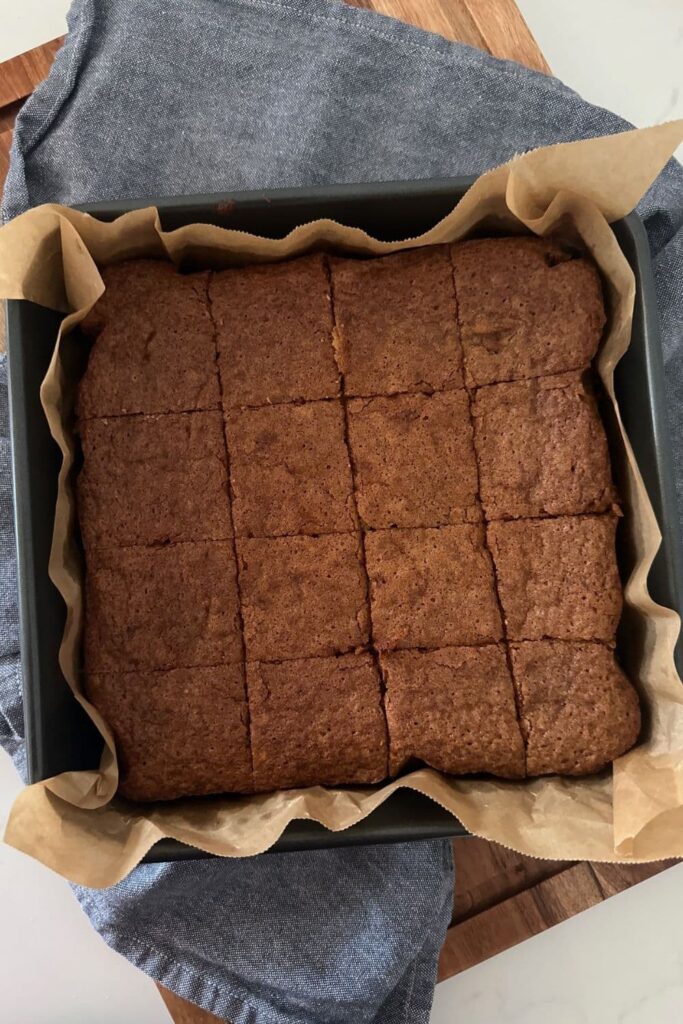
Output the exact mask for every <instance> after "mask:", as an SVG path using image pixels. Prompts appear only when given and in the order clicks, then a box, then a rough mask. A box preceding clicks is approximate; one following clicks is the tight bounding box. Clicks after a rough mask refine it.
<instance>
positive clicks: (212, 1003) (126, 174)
mask: <svg viewBox="0 0 683 1024" xmlns="http://www.w3.org/2000/svg"><path fill="white" fill-rule="evenodd" d="M69 28H70V32H69V36H68V39H67V42H66V44H65V46H64V48H63V49H62V51H61V53H60V54H59V56H58V58H57V61H56V63H55V66H54V68H53V70H52V72H51V74H50V76H49V78H48V79H47V81H46V82H45V83H44V84H43V85H42V86H41V87H40V88H39V89H38V90H37V91H36V93H35V94H34V95H33V97H32V98H31V99H30V100H29V101H28V102H27V103H26V105H25V106H24V108H23V110H22V112H21V114H20V115H19V118H18V121H17V128H16V134H15V141H14V147H13V151H12V159H11V165H10V172H9V177H8V179H7V184H6V189H5V196H4V203H3V215H4V217H5V218H10V217H13V216H16V215H17V214H19V213H21V212H23V211H24V210H25V209H27V208H28V207H29V206H34V205H37V204H38V203H43V202H63V203H79V202H86V201H93V200H99V199H118V198H144V197H153V196H159V195H174V194H187V193H193V192H195V193H196V192H216V191H221V190H233V189H244V188H271V187H281V186H288V185H307V184H320V183H329V182H353V181H376V180H395V179H407V178H426V177H443V176H447V175H459V174H476V173H479V172H481V171H484V170H486V169H487V168H489V167H491V166H494V165H496V164H499V163H501V162H503V161H505V160H508V159H510V158H511V157H512V156H513V155H514V154H515V153H518V152H521V151H524V150H526V149H530V148H534V147H537V146H542V145H547V144H550V143H552V142H557V141H564V140H571V139H579V138H587V137H590V136H595V135H603V134H608V133H611V132H618V131H621V130H624V129H625V128H627V127H630V126H629V125H627V123H626V122H625V121H623V120H622V119H621V118H619V117H617V116H615V115H614V114H611V113H609V112H608V111H605V110H602V109H599V108H597V107H594V106H591V105H589V104H587V103H585V102H584V101H583V100H581V99H580V97H578V96H577V95H576V94H575V93H573V92H572V91H571V90H570V89H568V88H566V87H565V86H564V85H562V84H561V83H560V82H558V81H557V80H556V79H553V78H549V77H546V76H543V75H540V74H537V73H535V72H531V71H527V70H526V69H524V68H522V67H521V66H518V65H516V64H512V63H508V62H503V61H497V60H494V59H492V58H490V57H488V56H487V55H485V54H482V53H480V52H478V51H475V50H472V49H470V48H469V47H465V46H460V45H454V44H450V43H448V42H446V41H445V40H443V39H441V38H440V37H437V36H432V35H429V34H427V33H423V32H420V31H418V30H415V29H413V28H411V27H409V26H405V25H402V24H399V23H398V22H393V21H390V20H387V19H386V18H383V17H381V16H378V15H374V14H371V13H369V12H365V11H359V10H356V9H351V8H348V7H345V6H342V5H341V4H339V3H338V2H336V0H162V2H161V3H160V2H159V0H76V2H75V3H74V4H73V6H72V9H71V12H70V15H69ZM682 194H683V172H682V170H681V168H680V166H679V165H678V164H676V163H675V161H672V162H671V163H670V164H669V165H668V166H667V168H666V169H665V171H664V172H663V174H662V175H661V176H660V178H659V179H658V181H657V182H656V183H655V185H654V186H653V187H652V189H651V190H650V192H649V193H648V195H647V196H646V197H645V198H644V199H643V201H642V203H641V204H640V213H641V215H642V216H643V217H644V219H645V224H646V227H647V230H648V234H649V238H650V244H651V249H652V254H653V259H654V267H655V276H656V283H657V289H658V295H659V301H660V310H661V320H662V329H663V339H664V355H665V360H666V364H667V386H668V398H669V414H670V418H671V423H672V426H673V428H674V441H675V444H674V449H675V460H676V477H677V485H678V487H679V495H682V494H683V430H681V423H680V417H681V415H683V412H682V410H683V402H682V401H681V398H682V397H683V358H682V356H681V352H682V349H683V346H681V340H682V339H681V327H680V324H681V306H682V305H683V302H682V300H683V273H682V271H683V208H682V205H681V196H682ZM397 227H398V225H397ZM4 376H5V368H4V365H0V422H1V424H2V435H1V436H0V473H2V481H1V483H0V609H1V612H0V645H1V646H0V741H1V742H2V743H3V745H5V746H6V747H7V749H9V750H10V752H11V753H12V755H13V756H14V758H15V762H16V763H17V765H18V766H19V767H20V768H21V765H22V758H23V724H22V714H21V693H20V677H19V666H18V637H17V612H16V594H15V587H16V580H15V560H14V546H13V536H12V531H11V515H12V512H11V501H10V497H11V494H10V482H9V476H8V473H9V465H8V463H9V449H8V441H7V430H6V392H5V379H4ZM451 886H452V862H451V857H450V849H449V846H448V844H446V843H417V844H413V845H397V846H389V847H375V848H366V849H363V850H344V851H327V852H318V853H309V854H281V855H273V856H270V857H262V858H258V859H255V860H243V861H203V862H193V863H185V864H176V865H162V866H144V867H141V868H138V869H137V870H136V871H135V872H134V873H133V874H132V875H131V876H130V877H129V878H127V879H125V880H124V881H123V882H121V883H119V884H118V885H116V886H113V887H112V888H111V889H109V890H106V891H93V890H86V889H79V888H76V889H75V891H76V894H77V896H78V898H79V900H80V901H81V904H82V906H83V908H84V910H85V911H86V913H87V914H88V915H89V917H90V919H91V921H92V922H93V924H94V926H95V927H96V928H97V929H98V931H99V932H100V933H101V934H102V935H103V936H104V938H105V939H106V941H107V942H109V943H110V945H112V946H113V947H114V948H115V949H117V950H118V951H119V952H120V953H122V954H123V955H124V956H126V957H127V958H128V959H129V960H131V961H132V962H133V963H135V964H136V965H138V966H139V967H140V968H142V969H143V970H145V971H147V973H148V974H150V975H151V976H152V977H153V978H155V979H156V980H158V981H160V982H162V983H163V984H165V985H167V986H168V987H169V988H171V989H173V990H174V991H176V992H178V993H179V994H180V995H182V996H184V997H185V998H188V999H190V1000H192V1001H194V1002H196V1003H198V1004H200V1005H201V1006H203V1007H205V1008H206V1009H208V1010H210V1011H212V1012H214V1013H216V1014H217V1015H219V1016H223V1017H226V1018H228V1019H230V1020H232V1021H233V1022H235V1024H304V1022H305V1024H321V1022H328V1021H329V1022H340V1024H342V1022H344V1024H345V1022H347V1021H348V1022H351V1021H354V1022H364V1021H367V1022H371V1021H375V1022H377V1024H398V1022H401V1024H422V1022H426V1021H427V1020H428V1017H429V1009H430V1004H431V998H432V992H433V985H434V979H435V973H436V959H437V955H438V950H439V948H440V945H441V941H442V938H443V933H444V929H445V928H446V926H447V921H448V917H449V914H450V903H451Z"/></svg>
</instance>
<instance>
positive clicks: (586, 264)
mask: <svg viewBox="0 0 683 1024" xmlns="http://www.w3.org/2000/svg"><path fill="white" fill-rule="evenodd" d="M451 254H452V259H453V266H454V269H455V289H456V293H457V297H458V318H459V321H460V331H461V336H462V346H463V353H464V360H465V379H466V381H467V384H468V386H469V387H479V386H480V385H482V384H494V383H498V382H500V381H509V380H520V379H523V378H527V377H541V376H545V375H546V374H551V373H562V372H564V371H566V370H581V369H584V368H585V367H587V366H588V365H589V363H590V361H591V359H592V358H593V356H594V355H595V353H596V351H597V348H598V345H599V343H600V338H601V336H602V331H603V328H604V326H605V306H604V302H603V297H602V285H601V283H600V276H599V274H598V271H597V268H596V267H595V265H594V264H593V263H592V262H591V261H590V260H589V259H586V258H585V257H579V258H576V259H573V258H572V256H571V255H570V254H569V253H568V252H566V250H564V249H562V247H561V246H559V245H557V244H556V243H555V242H553V241H552V240H550V239H545V238H479V239H475V240H473V241H469V242H459V243H457V244H456V245H454V246H453V247H452V249H451Z"/></svg>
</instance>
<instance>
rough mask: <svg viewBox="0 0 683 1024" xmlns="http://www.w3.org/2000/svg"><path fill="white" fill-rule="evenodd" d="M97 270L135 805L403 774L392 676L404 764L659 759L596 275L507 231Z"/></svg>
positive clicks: (105, 510)
mask: <svg viewBox="0 0 683 1024" xmlns="http://www.w3.org/2000/svg"><path fill="white" fill-rule="evenodd" d="M103 276H104V279H105V282H106V285H107V291H106V292H105V295H104V296H103V298H102V299H101V301H100V302H99V303H98V304H97V306H96V308H95V309H94V310H93V312H92V313H91V314H90V316H89V317H88V318H87V319H86V321H85V323H84V325H83V327H84V330H85V332H86V333H89V334H90V335H91V336H93V338H94V341H93V346H92V350H91V353H90V359H89V363H88V368H87V370H86V373H85V375H84V378H83V380H82V382H81V385H80V393H79V398H78V413H79V418H80V423H79V429H80V431H81V433H82V439H83V450H84V465H85V469H84V470H83V472H82V473H81V476H80V479H79V480H78V483H77V489H78V496H79V504H80V517H81V525H82V530H83V536H84V540H85V548H86V556H87V570H88V571H87V577H86V594H85V598H86V622H85V645H84V646H85V651H84V654H85V670H86V687H87V692H88V693H89V694H90V696H91V698H92V700H93V701H94V702H95V704H96V705H97V706H98V707H99V708H100V710H101V712H102V714H103V715H104V717H105V719H107V720H108V721H109V722H110V724H111V726H112V728H113V729H114V732H115V734H116V740H117V748H118V750H119V754H120V757H121V765H122V769H123V771H122V786H121V791H122V792H123V793H124V794H125V795H127V796H128V797H129V798H131V799H170V798H173V797H175V796H180V795H188V794H199V793H212V792H221V791H232V792H249V791H254V789H256V790H257V791H265V790H268V789H271V788H277V787H280V786H305V785H314V784H316V783H321V784H327V785H342V784H369V783H372V782H376V781H380V780H381V779H382V778H384V777H385V776H386V774H387V772H388V770H389V769H388V761H389V753H388V750H387V722H386V720H385V718H384V717H383V712H382V687H381V680H380V676H379V674H378V667H377V666H378V659H379V660H380V661H381V665H382V671H383V674H384V682H385V685H386V716H387V719H388V728H389V731H390V733H391V736H390V740H391V743H390V748H391V757H390V761H391V764H390V768H391V773H392V774H396V773H398V772H400V771H402V770H403V769H404V768H406V767H409V766H410V765H411V764H413V763H427V764H431V765H433V766H434V767H436V768H438V769H440V770H443V771H447V772H452V773H458V774H459V773H469V772H490V773H495V774H498V775H502V776H506V777H510V778H519V777H522V776H523V775H524V773H525V765H526V768H527V769H528V774H529V775H536V774H544V773H548V772H566V773H568V774H578V773H584V772H592V771H595V770H598V769H599V768H601V767H602V766H603V765H604V764H605V763H607V761H609V760H610V759H611V758H612V757H615V756H618V755H619V754H620V753H621V752H623V750H625V749H627V747H628V746H630V745H631V744H632V743H633V742H634V741H635V739H636V737H637V732H638V727H639V708H638V699H637V696H636V694H635V691H634V690H633V689H632V687H631V686H630V684H628V682H627V681H626V679H625V677H624V676H623V673H622V672H621V670H620V669H619V668H618V666H617V665H616V662H615V661H614V657H613V653H612V650H611V646H610V645H611V644H612V643H613V640H614V630H615V627H616V623H617V619H618V617H619V611H620V606H621V591H620V586H619V581H618V576H617V571H616V564H615V557H614V530H615V525H616V519H615V516H614V515H613V514H612V515H610V514H602V513H609V511H610V509H611V506H612V505H613V502H614V500H615V492H614V488H613V485H612V481H611V474H610V466H609V457H608V452H607V442H606V438H605V434H604V430H603V427H602V424H601V422H600V418H599V413H598V409H597V404H596V400H595V397H594V394H593V384H592V382H591V378H590V376H589V374H588V373H587V372H586V373H583V372H582V371H583V370H584V368H585V367H586V366H587V365H588V364H589V362H590V360H591V358H592V357H593V355H594V354H595V351H596V348H597V345H598V343H599V339H600V334H601V331H602V327H603V323H604V308H603V302H602V294H601V286H600V280H599V276H598V274H597V271H596V270H595V268H594V267H593V266H592V264H591V263H590V262H589V261H588V260H586V259H584V258H579V259H574V258H569V255H568V254H567V253H566V252H565V251H564V250H562V248H560V247H558V246H557V245H556V244H555V243H554V242H552V241H551V242H548V241H546V240H538V239H502V240H501V239H498V240H478V241H472V242H466V243H458V244H456V245H454V246H453V247H449V246H437V247H431V248H424V249H418V250H410V251H404V252H401V253H398V254H395V255H392V256H388V257H382V258H380V259H369V260H360V259H340V258H329V262H328V258H327V257H323V256H322V255H319V254H316V255H309V256H304V257H301V258H297V259H293V260H289V261H287V262H285V263H281V264H276V265H268V266H266V265H259V266H252V267H246V268H236V269H230V270H226V271H222V272H220V273H215V274H211V275H209V274H206V273H204V274H194V275H180V274H178V273H177V272H176V271H175V269H174V268H173V267H172V266H171V265H170V264H168V263H163V262H161V261H158V262H157V261H151V260H137V261H131V262H129V263H126V264H120V265H118V266H114V267H111V268H107V269H105V270H104V271H103ZM456 290H457V301H456ZM333 302H334V306H335V308H334V310H333V309H332V305H333ZM333 323H334V324H335V327H336V329H334V328H333ZM461 333H462V344H461ZM462 345H464V360H465V368H464V371H463V352H462ZM219 370H220V377H219ZM463 372H464V373H465V379H463ZM465 382H466V383H467V386H468V388H469V392H468V391H466V390H465V389H464V384H465ZM473 427H474V430H473ZM228 468H229V470H230V479H229V480H228ZM482 506H483V507H482ZM358 513H359V515H360V523H359V516H358ZM598 513H600V514H598ZM233 520H234V524H235V533H236V537H235V538H233V536H232V533H233ZM361 523H362V525H363V529H364V534H361V532H360V526H361ZM491 553H492V555H493V558H494V559H495V563H496V566H495V568H496V573H494V564H493V561H492V557H491ZM238 565H239V576H238V571H237V570H238ZM501 608H502V610H503V612H504V614H505V621H506V630H504V629H503V621H502V619H501ZM547 638H551V639H547ZM588 641H590V642H588ZM594 641H599V642H594ZM506 644H507V645H508V646H509V659H506ZM368 646H371V649H372V648H374V651H375V652H377V651H378V652H379V654H377V653H368V650H367V648H368ZM245 658H246V662H245ZM510 665H512V666H513V675H514V680H513V679H512V678H511V675H510ZM245 674H246V677H247V679H248V684H249V686H248V691H249V693H248V697H247V693H246V690H245ZM513 682H514V686H513ZM519 708H521V719H520V720H519V721H518V714H519V713H520V712H519ZM249 711H251V732H250V733H249ZM252 743H253V750H252ZM525 743H526V747H527V749H526V751H525ZM252 754H253V766H254V771H255V776H254V775H253V774H252Z"/></svg>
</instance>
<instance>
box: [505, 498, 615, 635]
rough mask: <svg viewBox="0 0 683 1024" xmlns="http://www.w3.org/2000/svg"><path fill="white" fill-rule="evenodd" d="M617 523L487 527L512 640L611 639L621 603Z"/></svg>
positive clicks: (525, 522)
mask: <svg viewBox="0 0 683 1024" xmlns="http://www.w3.org/2000/svg"><path fill="white" fill-rule="evenodd" d="M616 527H617V518H616V516H611V515H604V516H561V517H560V518H558V519H519V520H516V521H515V522H497V523H491V524H490V525H489V527H488V531H487V532H488V543H489V548H490V551H491V554H492V555H493V561H494V564H495V567H496V573H497V576H498V591H499V594H500V599H501V603H502V606H503V614H504V616H505V620H506V623H507V635H508V637H509V638H510V639H511V640H543V639H559V640H603V641H605V642H608V643H609V642H611V641H613V640H614V633H615V630H616V628H617V625H618V623H619V617H620V615H621V605H622V593H621V583H620V580H619V572H618V569H617V560H616V553H615V548H614V537H615V532H616Z"/></svg>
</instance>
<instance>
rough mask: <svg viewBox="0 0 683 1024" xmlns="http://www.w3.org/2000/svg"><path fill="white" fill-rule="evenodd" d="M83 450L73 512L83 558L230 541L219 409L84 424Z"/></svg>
mask: <svg viewBox="0 0 683 1024" xmlns="http://www.w3.org/2000/svg"><path fill="white" fill-rule="evenodd" d="M81 443H82V445H83V469H82V471H81V472H80V473H79V476H78V480H77V489H78V512H79V518H80V522H81V531H82V534H83V543H84V546H85V548H86V551H88V550H94V549H95V548H97V547H117V546H121V545H130V544H168V543H171V542H178V541H192V540H225V539H227V538H229V537H230V536H231V534H232V528H231V523H230V502H229V497H228V474H227V471H226V457H225V439H224V437H223V417H222V415H221V413H220V412H219V411H218V410H216V411H212V412H193V413H174V414H171V415H167V416H121V417H115V418H113V419H96V420H95V419H94V420H85V421H84V422H83V423H81ZM143 496H144V498H143V500H136V499H137V498H142V497H143Z"/></svg>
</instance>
